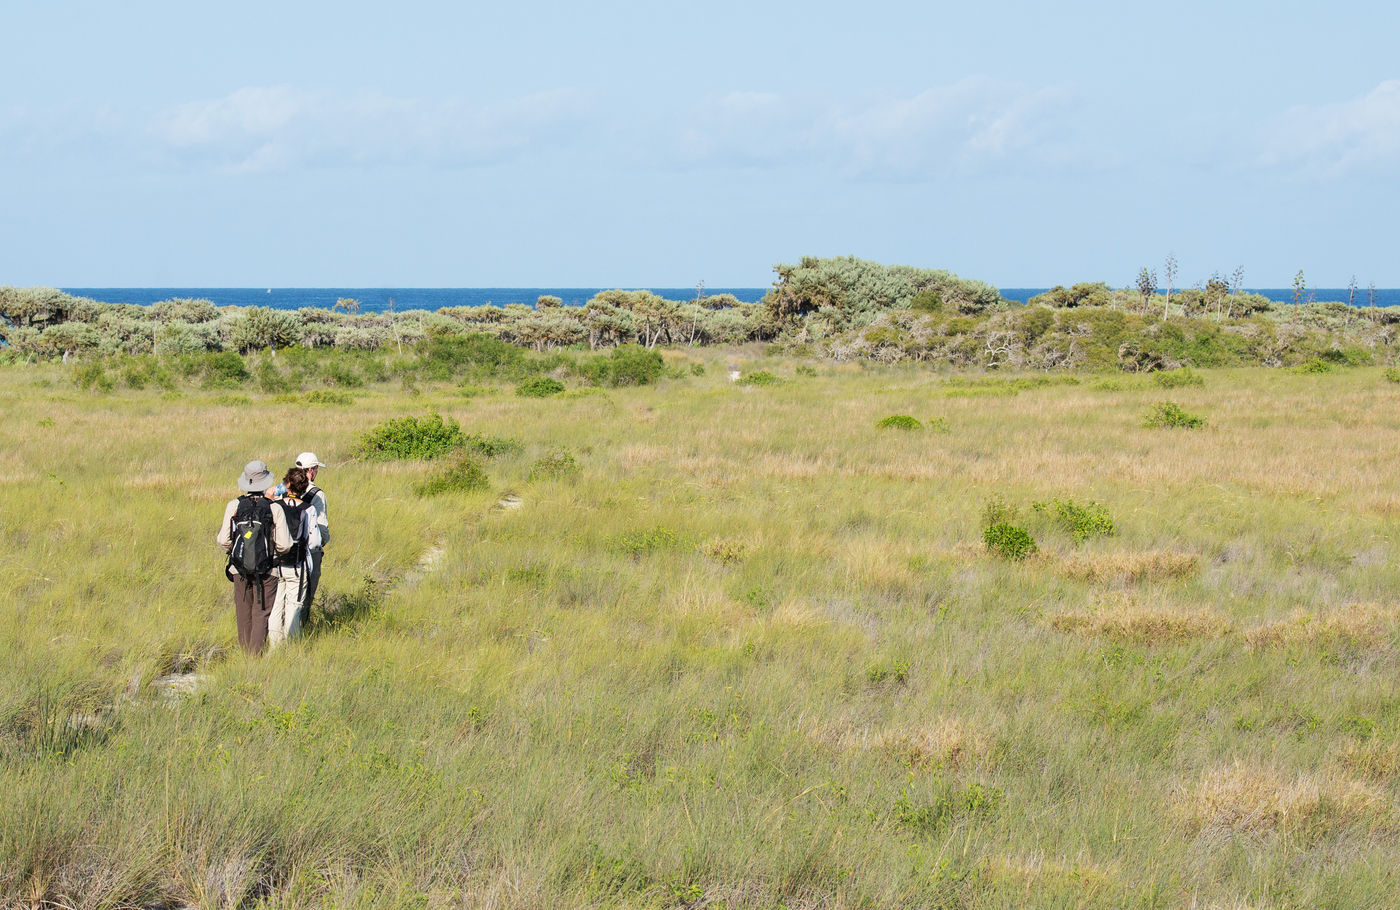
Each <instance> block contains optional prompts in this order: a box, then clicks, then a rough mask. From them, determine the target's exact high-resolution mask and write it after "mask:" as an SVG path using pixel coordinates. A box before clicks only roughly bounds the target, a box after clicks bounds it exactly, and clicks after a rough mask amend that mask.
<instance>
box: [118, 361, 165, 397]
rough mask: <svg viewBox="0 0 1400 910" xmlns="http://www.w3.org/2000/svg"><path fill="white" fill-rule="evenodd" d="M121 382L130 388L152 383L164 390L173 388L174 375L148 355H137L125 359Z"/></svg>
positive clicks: (138, 387) (141, 387)
mask: <svg viewBox="0 0 1400 910" xmlns="http://www.w3.org/2000/svg"><path fill="white" fill-rule="evenodd" d="M122 382H124V383H126V385H127V388H131V389H144V388H145V387H146V386H147V385H154V386H156V387H157V388H161V389H165V390H166V391H170V390H172V389H174V388H175V377H173V376H171V375H170V371H169V370H167V369H166V368H165V367H163V366H161V365H160V364H159V363H157V362H156V361H155V360H153V359H152V358H150V357H137V358H134V359H131V360H128V361H126V363H125V364H123V365H122Z"/></svg>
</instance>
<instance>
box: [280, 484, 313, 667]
mask: <svg viewBox="0 0 1400 910" xmlns="http://www.w3.org/2000/svg"><path fill="white" fill-rule="evenodd" d="M309 485H310V481H308V480H307V479H306V471H305V470H303V469H302V468H291V469H290V470H288V471H287V474H286V476H285V477H283V478H282V483H281V484H280V485H279V486H278V488H277V491H278V493H279V494H281V498H279V499H278V504H279V505H280V506H281V507H282V513H283V515H285V516H286V520H287V533H288V534H289V535H290V536H291V539H292V546H291V549H289V550H288V551H287V552H286V553H283V554H281V555H280V556H278V557H277V558H276V560H274V563H275V564H276V567H277V568H276V574H277V599H276V600H275V601H274V602H273V605H272V613H271V614H270V615H269V616H268V618H267V646H268V647H269V648H275V647H277V646H278V645H280V644H281V643H282V642H284V641H286V640H287V639H289V638H295V637H296V636H297V634H298V633H300V632H301V628H302V622H303V620H302V604H303V601H304V599H305V597H306V590H307V587H306V585H307V581H308V579H309V576H310V574H311V572H310V566H309V565H308V560H309V559H310V558H311V551H312V548H313V547H315V549H317V550H318V551H319V549H320V547H319V544H320V539H321V538H320V529H319V526H318V525H317V524H316V513H315V512H314V511H313V509H312V506H311V500H310V499H309V498H308V497H307V495H306V490H307V487H308V486H309Z"/></svg>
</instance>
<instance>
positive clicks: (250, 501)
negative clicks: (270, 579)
mask: <svg viewBox="0 0 1400 910" xmlns="http://www.w3.org/2000/svg"><path fill="white" fill-rule="evenodd" d="M229 538H230V539H231V540H232V541H233V546H232V547H230V548H229V551H228V565H229V568H231V569H233V571H235V572H237V573H238V574H239V575H242V576H243V577H244V578H249V579H258V580H261V579H264V578H266V577H267V576H269V575H271V574H272V563H273V545H272V503H271V502H269V501H268V499H267V497H266V496H262V495H261V494H257V493H252V494H248V495H246V496H240V497H238V509H237V510H236V511H235V512H234V513H233V518H232V519H231V520H230V530H229Z"/></svg>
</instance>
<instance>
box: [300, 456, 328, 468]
mask: <svg viewBox="0 0 1400 910" xmlns="http://www.w3.org/2000/svg"><path fill="white" fill-rule="evenodd" d="M325 466H326V465H325V462H323V461H321V460H320V459H319V458H317V457H316V453H315V452H302V453H301V454H300V455H298V456H297V467H299V468H324V467H325Z"/></svg>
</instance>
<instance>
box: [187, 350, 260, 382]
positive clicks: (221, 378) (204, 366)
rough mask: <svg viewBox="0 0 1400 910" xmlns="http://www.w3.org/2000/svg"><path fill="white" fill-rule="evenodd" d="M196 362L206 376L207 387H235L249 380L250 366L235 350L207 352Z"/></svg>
mask: <svg viewBox="0 0 1400 910" xmlns="http://www.w3.org/2000/svg"><path fill="white" fill-rule="evenodd" d="M196 363H197V364H198V366H197V369H199V371H200V372H201V373H202V374H203V376H204V387H205V388H206V389H234V388H237V387H239V386H241V385H243V383H245V382H247V381H248V367H247V365H246V364H244V362H243V358H242V357H241V356H239V355H238V354H237V353H235V352H233V351H220V352H218V353H216V354H206V355H204V357H202V358H198V359H197V361H196Z"/></svg>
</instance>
